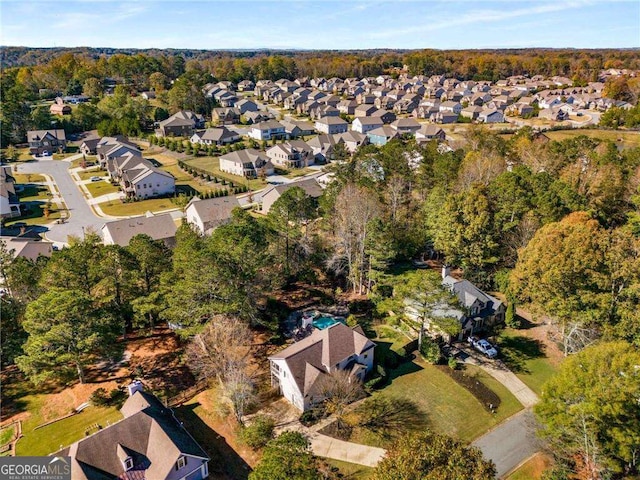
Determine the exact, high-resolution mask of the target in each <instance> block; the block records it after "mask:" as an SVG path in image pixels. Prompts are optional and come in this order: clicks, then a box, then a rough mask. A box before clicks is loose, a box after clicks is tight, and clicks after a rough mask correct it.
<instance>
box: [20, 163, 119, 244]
mask: <svg viewBox="0 0 640 480" xmlns="http://www.w3.org/2000/svg"><path fill="white" fill-rule="evenodd" d="M74 158H76V157H69V158H68V159H66V161H65V160H50V159H46V160H45V159H38V160H36V161H33V162H25V163H21V164H20V165H18V170H17V171H18V173H44V174H47V175H50V176H51V177H53V179H54V181H55V183H56V186H57V188H58V191H59V193H60V196H61V197H62V200H63V201H64V203H65V204H66V206H67V209H68V210H69V218H68V219H67V220H66V221H65V223H63V224H55V223H54V224H51V225H49V231H48V232H46V234H45V236H46V237H47V239H49V240H50V241H52V242H54V243H55V244H57V245H58V246H60V245H61V244H66V243H67V237H68V236H69V235H75V236H78V237H82V236H83V234H84V233H85V232H88V231H90V230H94V231H96V232H99V231H100V228H101V227H102V225H104V223H105V222H106V221H108V220H110V219H111V218H110V217H107V218H102V217H99V216H97V215H96V214H95V213H94V212H93V210H92V209H91V208H90V207H89V205H88V204H87V200H86V199H85V198H84V196H83V195H82V192H81V191H80V189H79V188H78V186H77V185H76V184H75V182H74V181H73V179H72V178H71V174H70V173H69V168H70V166H71V163H70V162H71V161H72V160H73V159H74ZM78 158H79V157H78Z"/></svg>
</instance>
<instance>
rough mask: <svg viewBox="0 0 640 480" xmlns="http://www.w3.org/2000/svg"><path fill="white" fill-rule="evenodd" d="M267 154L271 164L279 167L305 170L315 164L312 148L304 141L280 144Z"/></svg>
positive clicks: (268, 150) (270, 149)
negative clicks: (304, 168)
mask: <svg viewBox="0 0 640 480" xmlns="http://www.w3.org/2000/svg"><path fill="white" fill-rule="evenodd" d="M265 153H266V154H267V157H269V159H270V160H271V163H273V164H274V165H275V166H278V167H283V168H303V167H308V166H309V165H313V164H314V163H315V157H314V156H313V150H312V148H311V147H310V146H309V145H307V143H306V142H304V141H302V140H290V141H288V142H286V143H279V144H277V145H274V146H273V147H271V148H269V149H267V151H266V152H265Z"/></svg>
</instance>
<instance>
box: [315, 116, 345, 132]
mask: <svg viewBox="0 0 640 480" xmlns="http://www.w3.org/2000/svg"><path fill="white" fill-rule="evenodd" d="M348 128H349V124H348V123H347V122H345V121H344V120H343V119H341V118H340V117H322V118H319V119H317V120H316V130H318V131H319V132H321V133H326V134H327V135H332V134H335V133H345V132H346V131H347V129H348Z"/></svg>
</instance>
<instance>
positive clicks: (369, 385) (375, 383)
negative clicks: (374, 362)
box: [364, 375, 385, 392]
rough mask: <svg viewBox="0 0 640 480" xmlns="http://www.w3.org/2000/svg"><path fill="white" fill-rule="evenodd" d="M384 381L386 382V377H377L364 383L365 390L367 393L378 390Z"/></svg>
mask: <svg viewBox="0 0 640 480" xmlns="http://www.w3.org/2000/svg"><path fill="white" fill-rule="evenodd" d="M384 380H385V377H383V376H381V375H376V376H375V377H373V378H370V379H369V380H367V381H366V382H364V389H365V390H366V391H367V392H371V391H372V390H375V389H376V388H378V387H380V386H381V385H382V383H383V381H384Z"/></svg>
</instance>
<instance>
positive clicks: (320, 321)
mask: <svg viewBox="0 0 640 480" xmlns="http://www.w3.org/2000/svg"><path fill="white" fill-rule="evenodd" d="M338 322H340V323H344V320H343V319H341V318H337V317H328V316H327V317H318V318H316V319H315V320H314V321H313V322H311V323H313V326H314V327H316V328H317V329H318V330H324V329H325V328H329V327H330V326H331V325H335V324H336V323H338Z"/></svg>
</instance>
